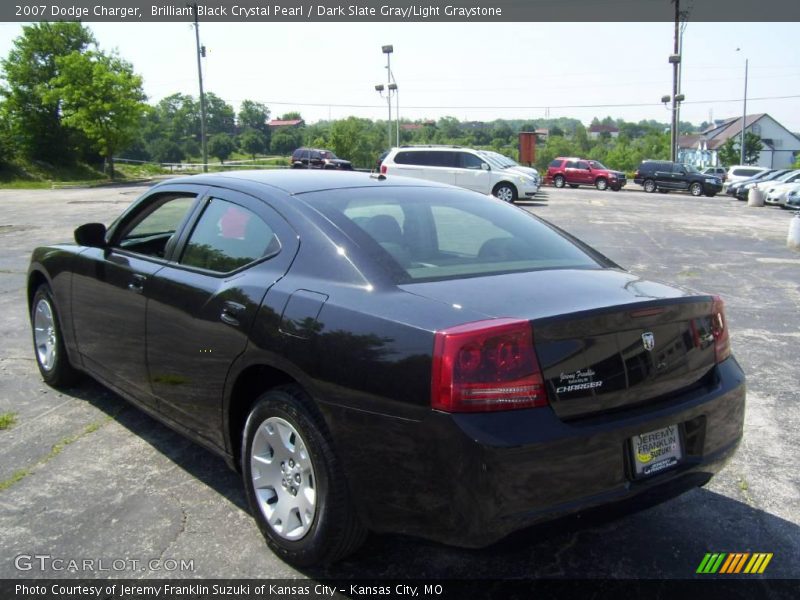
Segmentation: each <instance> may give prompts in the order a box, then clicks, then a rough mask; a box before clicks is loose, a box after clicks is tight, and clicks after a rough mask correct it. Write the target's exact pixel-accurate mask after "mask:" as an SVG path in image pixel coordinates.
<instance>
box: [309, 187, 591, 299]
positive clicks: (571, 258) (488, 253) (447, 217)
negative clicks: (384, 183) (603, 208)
mask: <svg viewBox="0 0 800 600" xmlns="http://www.w3.org/2000/svg"><path fill="white" fill-rule="evenodd" d="M302 199H303V200H305V201H306V202H308V203H309V204H311V205H312V206H314V207H315V208H316V209H317V210H319V211H320V212H322V213H323V214H324V215H325V216H326V217H327V218H329V219H330V220H331V221H332V222H333V223H335V224H336V225H337V226H338V227H339V228H340V229H341V230H342V231H343V232H344V233H345V234H346V235H348V236H349V237H350V238H351V239H352V240H353V242H354V243H356V244H357V245H358V246H359V247H360V248H361V252H359V253H357V256H360V257H361V258H362V260H375V261H376V262H377V263H378V264H380V265H382V266H384V267H386V270H387V271H388V272H389V274H390V275H391V276H393V277H394V279H395V280H396V281H397V283H404V282H405V283H408V282H412V281H436V280H441V279H452V278H460V277H472V276H479V275H489V274H497V273H509V272H517V271H532V270H538V269H553V268H600V267H601V263H600V260H601V259H600V258H595V257H593V256H592V255H590V254H589V252H588V251H584V250H583V249H582V248H580V247H579V246H577V245H575V244H574V243H573V242H571V241H570V240H568V239H566V238H565V237H563V236H562V235H561V234H559V233H558V232H556V231H555V230H553V229H552V228H551V227H549V226H548V225H546V224H545V223H543V222H541V221H539V220H538V219H537V218H535V217H534V216H532V215H530V214H527V213H524V212H521V211H520V210H518V209H516V208H514V207H512V206H509V205H508V204H505V203H503V202H499V201H497V202H496V201H494V200H488V199H486V198H485V197H483V196H480V195H477V194H474V193H471V192H467V191H464V190H458V189H453V190H450V189H439V188H435V189H431V188H417V187H410V188H402V187H398V188H361V189H348V190H336V191H327V192H314V193H309V194H303V195H302Z"/></svg>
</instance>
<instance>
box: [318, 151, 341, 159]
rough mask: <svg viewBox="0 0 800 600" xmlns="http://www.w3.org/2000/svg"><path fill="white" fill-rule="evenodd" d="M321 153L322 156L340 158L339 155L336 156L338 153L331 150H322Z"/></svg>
mask: <svg viewBox="0 0 800 600" xmlns="http://www.w3.org/2000/svg"><path fill="white" fill-rule="evenodd" d="M319 155H320V156H321V157H322V158H338V157H337V156H336V155H335V154H334V153H333V152H331V151H330V150H321V151H320V153H319Z"/></svg>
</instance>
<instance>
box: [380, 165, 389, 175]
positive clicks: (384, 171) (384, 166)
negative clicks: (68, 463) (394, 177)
mask: <svg viewBox="0 0 800 600" xmlns="http://www.w3.org/2000/svg"><path fill="white" fill-rule="evenodd" d="M388 171H389V169H387V168H386V165H381V175H386V173H387V172H388Z"/></svg>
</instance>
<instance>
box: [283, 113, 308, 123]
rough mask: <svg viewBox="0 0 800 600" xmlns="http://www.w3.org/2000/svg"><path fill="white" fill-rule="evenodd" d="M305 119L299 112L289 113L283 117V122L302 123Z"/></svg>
mask: <svg viewBox="0 0 800 600" xmlns="http://www.w3.org/2000/svg"><path fill="white" fill-rule="evenodd" d="M302 119H303V117H301V116H300V113H299V112H288V113H284V114H282V115H281V118H280V120H281V121H300V120H302Z"/></svg>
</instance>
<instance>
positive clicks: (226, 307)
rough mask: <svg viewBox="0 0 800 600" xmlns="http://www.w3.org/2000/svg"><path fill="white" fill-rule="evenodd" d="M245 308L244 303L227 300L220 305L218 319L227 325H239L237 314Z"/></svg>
mask: <svg viewBox="0 0 800 600" xmlns="http://www.w3.org/2000/svg"><path fill="white" fill-rule="evenodd" d="M246 308H247V307H246V306H245V305H244V304H239V303H238V302H232V301H230V300H228V301H226V302H225V303H224V304H223V305H222V312H221V313H220V315H219V318H220V321H222V322H223V323H225V324H227V325H231V326H233V327H238V326H239V325H241V323H239V316H240V315H241V314H242V313H243V312H244V311H245V309H246Z"/></svg>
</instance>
